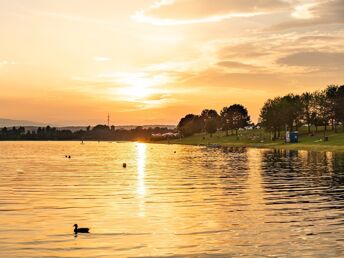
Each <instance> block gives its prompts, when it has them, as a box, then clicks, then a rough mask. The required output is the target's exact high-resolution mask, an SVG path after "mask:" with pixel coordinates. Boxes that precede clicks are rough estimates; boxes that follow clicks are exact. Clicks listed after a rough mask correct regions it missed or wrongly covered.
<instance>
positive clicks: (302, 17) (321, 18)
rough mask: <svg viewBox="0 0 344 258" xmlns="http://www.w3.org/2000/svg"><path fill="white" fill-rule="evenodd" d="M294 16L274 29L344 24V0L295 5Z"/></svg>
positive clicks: (273, 28)
mask: <svg viewBox="0 0 344 258" xmlns="http://www.w3.org/2000/svg"><path fill="white" fill-rule="evenodd" d="M292 16H293V17H294V18H295V19H293V20H291V21H288V22H283V23H280V24H278V25H275V26H273V27H272V30H284V29H290V28H296V27H309V26H316V25H325V24H342V23H344V0H327V1H322V2H320V3H317V4H315V3H313V4H303V5H299V6H296V7H295V11H294V12H293V13H292Z"/></svg>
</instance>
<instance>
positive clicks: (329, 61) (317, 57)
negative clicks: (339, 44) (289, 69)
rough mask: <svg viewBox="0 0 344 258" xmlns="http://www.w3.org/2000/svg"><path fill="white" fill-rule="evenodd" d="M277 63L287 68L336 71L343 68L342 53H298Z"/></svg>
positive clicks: (343, 53) (343, 56)
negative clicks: (301, 67) (314, 68)
mask: <svg viewBox="0 0 344 258" xmlns="http://www.w3.org/2000/svg"><path fill="white" fill-rule="evenodd" d="M278 63H280V64H283V65H288V66H308V67H327V68H331V69H332V70H337V69H338V68H341V69H343V67H344V52H339V53H329V52H300V53H295V54H291V55H289V56H286V57H283V58H280V59H279V60H278Z"/></svg>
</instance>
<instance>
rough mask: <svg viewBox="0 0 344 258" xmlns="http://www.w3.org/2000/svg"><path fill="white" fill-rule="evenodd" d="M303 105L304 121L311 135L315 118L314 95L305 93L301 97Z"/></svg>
mask: <svg viewBox="0 0 344 258" xmlns="http://www.w3.org/2000/svg"><path fill="white" fill-rule="evenodd" d="M301 103H302V109H303V110H302V111H303V112H302V113H303V115H302V120H303V121H304V122H305V124H306V125H307V127H308V134H310V133H311V125H312V122H313V118H314V114H315V113H314V112H312V108H313V104H314V96H313V94H312V93H309V92H305V93H303V94H302V95H301Z"/></svg>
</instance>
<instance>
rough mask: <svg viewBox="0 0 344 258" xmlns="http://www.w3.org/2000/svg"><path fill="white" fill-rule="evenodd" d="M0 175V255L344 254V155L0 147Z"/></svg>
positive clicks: (127, 146)
mask: <svg viewBox="0 0 344 258" xmlns="http://www.w3.org/2000/svg"><path fill="white" fill-rule="evenodd" d="M66 154H70V155H71V156H72V158H71V159H66V158H65V155H66ZM123 162H126V163H127V164H128V166H127V168H125V169H124V168H123V167H122V163H123ZM0 165H1V166H0V221H1V223H0V257H140V256H145V257H171V256H172V257H173V256H177V257H212V256H215V257H236V256H238V255H239V254H240V255H241V256H245V257H256V256H261V257H266V256H272V257H288V256H291V257H303V256H306V257H329V256H330V257H336V256H338V254H342V253H343V252H344V248H343V246H342V245H341V241H342V236H343V235H344V223H343V216H344V155H343V154H337V153H325V152H323V153H313V152H304V151H278V150H275V151H274V150H261V149H250V148H249V149H246V148H227V149H220V148H206V147H193V146H176V145H152V144H145V143H105V142H100V143H96V142H85V144H83V145H80V143H75V142H0ZM74 223H78V224H79V225H80V226H87V227H90V228H91V234H89V235H79V236H78V237H77V238H74V235H73V231H72V230H73V227H72V225H73V224H74ZM291 246H292V248H290V247H291Z"/></svg>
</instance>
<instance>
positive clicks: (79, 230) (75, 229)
mask: <svg viewBox="0 0 344 258" xmlns="http://www.w3.org/2000/svg"><path fill="white" fill-rule="evenodd" d="M89 231H90V229H89V228H78V224H74V233H75V234H78V233H90V232H89Z"/></svg>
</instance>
